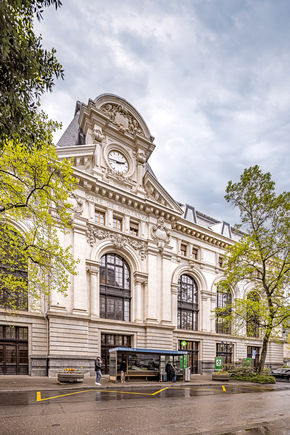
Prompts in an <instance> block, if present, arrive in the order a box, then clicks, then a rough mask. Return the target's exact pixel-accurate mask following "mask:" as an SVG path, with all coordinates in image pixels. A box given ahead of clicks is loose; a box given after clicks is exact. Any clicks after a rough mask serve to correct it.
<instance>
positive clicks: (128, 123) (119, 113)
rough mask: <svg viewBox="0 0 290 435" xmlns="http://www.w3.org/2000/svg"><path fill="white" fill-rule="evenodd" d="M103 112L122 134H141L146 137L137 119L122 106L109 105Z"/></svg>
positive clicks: (104, 106)
mask: <svg viewBox="0 0 290 435" xmlns="http://www.w3.org/2000/svg"><path fill="white" fill-rule="evenodd" d="M101 110H102V111H103V112H104V113H105V114H106V115H107V116H108V117H109V118H110V120H111V122H112V123H113V124H115V125H117V126H118V128H119V130H120V131H121V132H122V133H125V132H127V133H131V134H133V135H134V136H135V135H136V134H139V135H140V136H143V137H145V134H144V131H143V130H142V127H141V125H140V124H139V122H138V121H137V119H136V118H135V117H134V116H133V115H132V114H131V113H130V112H129V111H128V110H127V109H126V108H125V107H123V106H122V105H121V104H114V103H107V104H104V105H103V106H102V107H101Z"/></svg>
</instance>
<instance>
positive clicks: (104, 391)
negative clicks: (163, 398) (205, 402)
mask: <svg viewBox="0 0 290 435" xmlns="http://www.w3.org/2000/svg"><path fill="white" fill-rule="evenodd" d="M167 388H168V387H166V388H163V389H162V390H159V391H155V393H135V392H133V391H122V390H116V391H115V390H99V389H95V390H93V389H90V390H82V391H75V392H74V393H67V394H60V395H59V396H52V397H45V398H44V399H42V398H41V392H40V391H38V392H37V395H36V401H37V402H43V401H44V400H50V399H57V398H58V397H65V396H72V395H74V394H81V393H87V392H89V391H93V392H95V391H100V392H102V393H119V394H137V395H141V396H155V394H158V393H161V391H164V390H167Z"/></svg>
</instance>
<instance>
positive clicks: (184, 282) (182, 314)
mask: <svg viewBox="0 0 290 435" xmlns="http://www.w3.org/2000/svg"><path fill="white" fill-rule="evenodd" d="M178 284H179V285H178V313H177V327H178V328H179V329H190V330H193V331H197V329H198V293H197V285H196V282H195V281H194V279H193V278H192V277H191V276H189V275H181V277H180V278H179V282H178Z"/></svg>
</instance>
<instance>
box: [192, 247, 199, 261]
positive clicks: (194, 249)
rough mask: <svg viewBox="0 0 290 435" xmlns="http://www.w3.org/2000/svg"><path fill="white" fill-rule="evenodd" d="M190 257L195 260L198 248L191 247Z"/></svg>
mask: <svg viewBox="0 0 290 435" xmlns="http://www.w3.org/2000/svg"><path fill="white" fill-rule="evenodd" d="M192 256H193V258H194V259H195V260H197V258H198V248H195V247H193V248H192Z"/></svg>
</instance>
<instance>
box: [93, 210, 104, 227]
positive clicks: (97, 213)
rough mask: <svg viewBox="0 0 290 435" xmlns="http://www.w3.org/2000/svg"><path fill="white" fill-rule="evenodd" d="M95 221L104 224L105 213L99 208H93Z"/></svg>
mask: <svg viewBox="0 0 290 435" xmlns="http://www.w3.org/2000/svg"><path fill="white" fill-rule="evenodd" d="M95 222H96V224H99V225H105V213H104V212H103V211H100V210H97V209H96V210H95Z"/></svg>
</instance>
